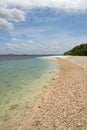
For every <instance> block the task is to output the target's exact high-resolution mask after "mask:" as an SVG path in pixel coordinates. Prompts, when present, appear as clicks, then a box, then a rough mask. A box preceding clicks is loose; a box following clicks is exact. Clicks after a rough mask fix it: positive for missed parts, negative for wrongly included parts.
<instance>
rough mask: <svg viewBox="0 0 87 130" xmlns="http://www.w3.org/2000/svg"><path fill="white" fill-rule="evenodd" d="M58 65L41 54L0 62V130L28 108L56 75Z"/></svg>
mask: <svg viewBox="0 0 87 130" xmlns="http://www.w3.org/2000/svg"><path fill="white" fill-rule="evenodd" d="M57 67H58V65H57V63H56V62H55V61H52V60H48V59H44V58H32V59H25V60H24V59H23V60H11V61H3V62H0V130H11V129H12V127H13V126H14V125H15V124H16V125H17V123H18V122H20V120H21V118H23V116H24V115H25V114H26V112H28V111H29V110H30V109H31V108H32V107H33V105H34V103H35V102H36V100H37V99H38V97H39V96H40V94H42V93H43V92H44V91H45V90H46V88H47V87H48V84H49V82H50V79H51V78H52V77H53V76H54V75H55V72H56V69H57Z"/></svg>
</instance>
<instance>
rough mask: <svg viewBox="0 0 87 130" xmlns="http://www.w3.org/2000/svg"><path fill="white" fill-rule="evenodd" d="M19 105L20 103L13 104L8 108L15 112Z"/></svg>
mask: <svg viewBox="0 0 87 130" xmlns="http://www.w3.org/2000/svg"><path fill="white" fill-rule="evenodd" d="M19 105H20V103H18V104H13V105H10V106H9V110H11V111H12V110H15V109H17V108H18V107H19Z"/></svg>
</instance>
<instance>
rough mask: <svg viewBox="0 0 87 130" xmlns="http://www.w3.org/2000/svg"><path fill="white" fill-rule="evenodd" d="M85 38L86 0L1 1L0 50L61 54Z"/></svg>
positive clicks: (86, 30) (86, 24) (17, 52)
mask: <svg viewBox="0 0 87 130" xmlns="http://www.w3.org/2000/svg"><path fill="white" fill-rule="evenodd" d="M86 42H87V1H86V0H76V1H75V2H73V1H72V0H60V1H58V0H43V2H41V0H26V2H24V1H23V0H13V1H11V0H3V1H2V2H0V54H9V53H14V54H51V53H53V54H62V53H64V52H65V51H67V50H68V49H71V48H72V47H74V46H76V45H79V44H81V43H86Z"/></svg>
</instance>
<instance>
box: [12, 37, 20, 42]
mask: <svg viewBox="0 0 87 130" xmlns="http://www.w3.org/2000/svg"><path fill="white" fill-rule="evenodd" d="M11 40H12V41H14V42H17V41H19V39H17V38H12V39H11Z"/></svg>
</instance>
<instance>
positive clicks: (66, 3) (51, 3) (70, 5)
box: [3, 0, 87, 11]
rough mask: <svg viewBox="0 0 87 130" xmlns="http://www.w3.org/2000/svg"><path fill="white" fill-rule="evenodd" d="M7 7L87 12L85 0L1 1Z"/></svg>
mask: <svg viewBox="0 0 87 130" xmlns="http://www.w3.org/2000/svg"><path fill="white" fill-rule="evenodd" d="M3 1H4V2H5V3H7V5H8V6H9V5H10V6H15V5H16V6H21V7H25V8H27V7H28V8H32V7H50V8H58V9H62V10H65V11H84V10H87V0H75V1H74V0H3Z"/></svg>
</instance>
